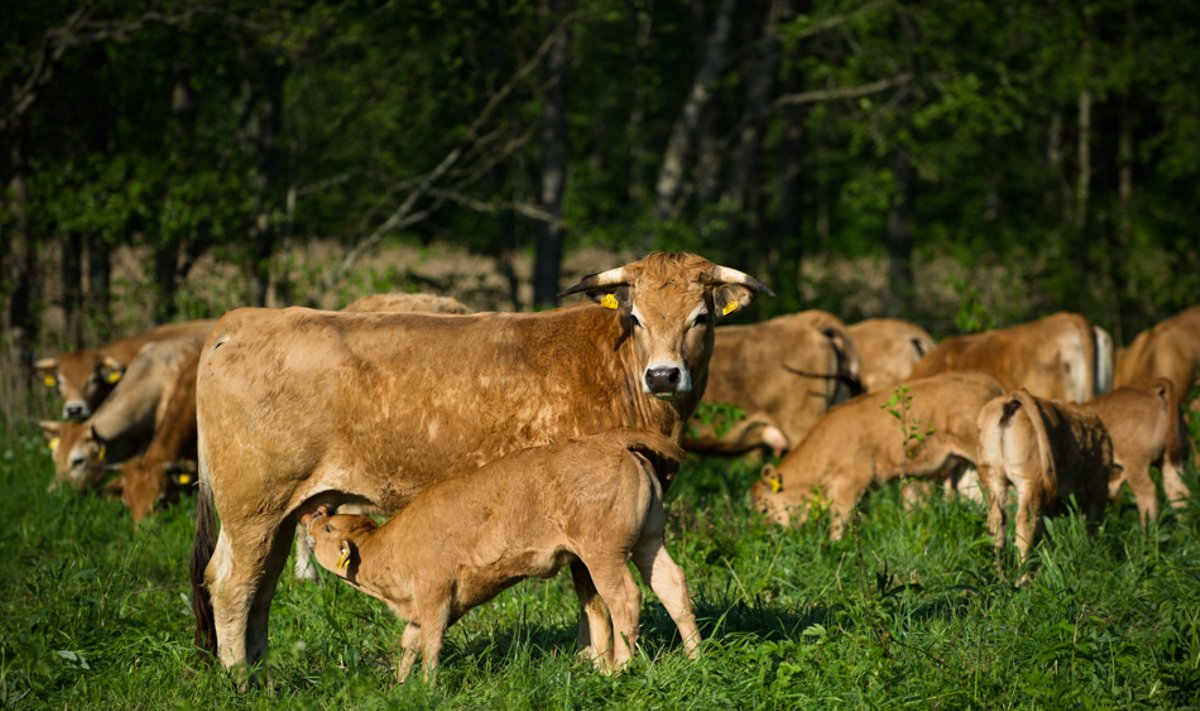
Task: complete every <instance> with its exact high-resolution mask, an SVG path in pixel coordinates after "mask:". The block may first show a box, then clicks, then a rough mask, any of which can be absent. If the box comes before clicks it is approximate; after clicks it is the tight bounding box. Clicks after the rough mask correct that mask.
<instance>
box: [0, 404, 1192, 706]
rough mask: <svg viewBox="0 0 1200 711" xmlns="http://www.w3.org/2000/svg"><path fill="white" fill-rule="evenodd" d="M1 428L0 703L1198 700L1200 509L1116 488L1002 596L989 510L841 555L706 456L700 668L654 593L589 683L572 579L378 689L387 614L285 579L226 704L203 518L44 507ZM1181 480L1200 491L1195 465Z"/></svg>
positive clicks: (909, 523)
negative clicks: (761, 512)
mask: <svg viewBox="0 0 1200 711" xmlns="http://www.w3.org/2000/svg"><path fill="white" fill-rule="evenodd" d="M16 430H17V434H13V435H0V491H2V492H3V496H2V497H0V511H2V512H3V516H2V517H0V522H2V523H0V553H2V555H0V706H4V707H14V708H43V707H44V708H56V709H62V708H69V709H72V708H73V709H101V708H103V709H122V708H147V709H149V708H153V709H160V708H171V707H184V708H192V707H199V708H287V709H292V708H309V707H311V708H356V709H358V708H430V707H442V708H517V709H524V708H530V709H567V708H577V709H593V708H621V709H627V708H656V709H657V708H662V709H733V708H738V709H753V708H770V709H774V708H843V707H871V708H875V707H884V708H905V707H915V708H971V707H976V708H978V707H987V708H1008V707H1017V708H1061V707H1066V706H1071V707H1079V708H1110V709H1111V708H1122V709H1127V708H1137V707H1146V708H1186V707H1196V706H1197V705H1200V510H1198V509H1197V507H1196V506H1195V505H1193V506H1192V507H1191V510H1190V512H1189V514H1188V515H1186V516H1182V517H1181V516H1178V515H1176V514H1175V513H1174V512H1167V513H1164V514H1163V515H1162V517H1161V518H1160V520H1159V521H1157V522H1156V523H1155V525H1153V526H1152V527H1151V528H1150V529H1149V531H1146V532H1143V531H1142V530H1141V529H1140V528H1139V526H1138V523H1137V511H1136V509H1135V508H1134V506H1133V503H1132V499H1131V498H1130V497H1129V496H1127V495H1126V496H1125V497H1124V498H1123V499H1122V500H1121V502H1120V503H1119V505H1117V506H1115V507H1110V509H1109V511H1108V516H1107V518H1106V519H1105V520H1104V522H1103V523H1102V525H1101V526H1100V528H1099V530H1098V532H1097V533H1096V535H1095V536H1094V537H1089V536H1088V535H1087V534H1086V531H1085V527H1084V525H1083V523H1082V522H1081V520H1080V519H1078V518H1075V517H1069V518H1064V519H1057V520H1052V521H1051V522H1050V525H1049V532H1050V537H1051V539H1052V540H1051V541H1049V542H1048V543H1043V544H1042V545H1040V546H1039V547H1038V548H1037V549H1036V551H1035V554H1034V555H1033V557H1032V563H1031V565H1032V567H1033V569H1034V575H1033V579H1032V581H1031V582H1030V583H1029V584H1027V585H1025V586H1023V587H1021V588H1016V587H1014V586H1013V585H1012V584H1011V583H1010V582H1007V581H1006V580H1005V579H1003V578H1001V577H1000V576H999V575H998V574H997V572H996V571H995V570H994V568H993V565H992V546H991V541H990V540H989V538H988V537H987V535H986V531H985V530H984V515H983V512H982V510H981V509H980V508H978V507H975V506H973V505H970V504H964V503H955V502H948V501H945V500H941V499H935V500H933V501H931V502H930V503H929V505H927V506H924V507H921V508H918V509H917V510H915V511H912V512H910V513H905V512H904V510H903V507H902V506H901V504H900V497H899V494H898V492H897V491H896V489H895V488H888V489H884V490H881V491H878V492H875V493H873V494H872V495H870V496H869V497H868V500H867V501H866V504H865V506H864V508H863V511H862V513H861V514H860V516H859V518H858V524H857V525H855V526H853V527H852V528H851V530H850V531H849V532H848V533H847V536H846V538H845V540H844V541H842V542H839V543H835V544H830V543H828V542H826V541H825V536H824V532H823V530H822V529H821V528H820V527H819V526H817V525H814V524H812V523H810V524H809V525H807V526H804V527H802V528H799V529H797V530H781V529H777V528H774V527H771V526H767V525H765V524H764V523H763V522H762V521H761V520H759V519H757V518H756V517H755V515H754V514H753V513H752V512H751V510H750V508H749V506H748V503H747V495H746V490H747V488H748V486H749V484H750V483H751V482H752V481H753V478H754V477H755V475H756V471H757V467H756V466H752V465H750V464H748V463H745V462H740V461H734V462H725V461H716V460H707V461H696V460H693V461H690V462H688V463H687V464H686V465H685V466H684V469H683V472H682V473H681V475H680V479H679V480H678V481H677V483H676V486H675V488H674V489H673V490H672V492H671V495H670V497H669V511H670V517H671V522H670V527H669V529H668V546H669V547H670V549H671V551H672V553H673V555H674V556H675V558H676V560H677V561H678V562H679V563H680V564H681V565H682V566H683V568H684V570H685V571H686V572H687V575H688V578H689V583H690V587H691V590H692V593H693V597H694V601H695V604H696V609H697V613H698V616H699V618H700V625H701V630H702V631H703V633H704V635H705V641H704V643H703V646H702V656H701V658H700V659H699V660H698V661H696V662H691V661H689V660H688V659H687V658H686V657H685V656H684V655H683V653H682V651H681V648H680V645H679V640H678V638H677V636H676V634H675V630H674V627H673V625H672V624H671V621H670V619H669V618H668V617H667V615H666V613H665V612H664V611H663V610H662V608H661V607H659V606H658V605H657V603H656V602H655V601H654V600H653V595H652V594H651V593H650V592H649V591H648V589H645V588H644V591H645V596H646V601H645V602H646V604H645V605H644V613H643V618H642V619H643V637H642V645H641V649H640V653H639V656H638V657H637V658H636V659H635V660H634V662H633V664H632V665H631V668H630V669H629V670H628V672H627V673H624V674H622V675H618V676H615V677H606V676H602V675H600V674H597V673H595V672H594V671H592V669H591V667H590V665H589V664H588V663H586V662H585V661H583V660H581V659H580V658H578V657H577V655H576V654H575V652H574V649H573V644H574V638H575V625H576V620H577V613H576V605H575V598H574V593H573V592H572V590H571V587H570V582H569V575H568V574H567V573H566V572H565V571H564V572H562V573H560V574H559V575H558V576H556V577H555V578H552V579H550V580H547V581H530V582H525V583H522V584H520V585H518V586H516V587H514V588H513V589H511V590H509V591H507V592H506V593H504V594H503V595H501V596H500V597H499V598H498V599H497V600H495V601H494V602H492V603H491V604H489V605H486V606H484V607H481V608H478V609H476V610H475V611H473V612H472V613H470V614H468V615H467V617H466V618H465V619H463V620H462V621H461V622H460V623H459V624H457V625H456V626H454V627H453V628H451V630H450V634H449V635H448V638H447V646H446V650H445V652H444V654H443V659H442V662H443V665H442V668H441V672H440V675H439V679H438V684H437V686H436V687H434V688H428V687H425V686H423V685H422V684H421V683H420V682H419V681H417V680H415V679H414V680H413V681H410V683H409V684H407V685H405V686H393V685H392V682H391V673H392V672H391V665H392V663H393V661H394V659H395V656H396V654H395V652H396V648H397V645H398V640H399V636H400V631H401V623H399V622H398V621H397V620H395V619H394V617H393V616H392V615H391V613H390V612H388V611H387V610H386V609H385V608H384V606H383V605H382V604H381V603H379V602H377V601H375V600H374V599H371V598H368V597H367V596H365V595H362V594H360V593H358V592H356V591H354V590H352V589H351V588H350V587H348V586H346V585H344V584H334V581H332V580H328V579H327V580H326V581H325V582H324V583H323V584H311V583H310V584H298V583H296V582H294V581H292V580H291V579H290V578H289V577H288V573H286V572H285V575H284V577H283V579H282V580H281V583H280V586H279V590H278V593H277V595H276V598H275V604H274V608H273V615H272V621H271V644H272V650H271V662H270V675H271V683H270V685H269V687H268V688H258V689H255V690H253V691H251V692H250V693H247V694H238V693H237V691H236V690H235V688H234V685H233V683H232V682H231V680H230V677H229V676H228V675H227V674H226V673H225V672H224V671H222V670H220V669H219V668H216V667H212V666H204V665H201V664H198V663H197V657H196V653H195V651H194V649H193V647H192V618H191V612H190V607H189V602H188V594H189V585H188V581H187V577H188V576H187V565H188V555H189V553H190V547H191V535H192V511H193V504H192V502H191V501H190V500H185V501H184V502H182V503H180V504H179V505H176V506H174V507H172V508H170V509H169V510H167V511H165V512H162V513H160V514H158V515H156V516H154V517H153V518H151V519H149V520H148V521H147V522H145V523H144V524H143V525H142V527H141V528H140V529H139V530H137V531H135V530H133V528H132V526H131V524H130V519H129V516H128V514H127V513H126V512H125V511H124V509H123V508H122V506H121V504H120V503H119V502H117V501H111V500H103V499H101V498H98V497H96V496H87V497H84V496H78V495H75V494H72V493H70V492H57V493H47V492H46V485H47V483H48V482H49V481H50V478H51V473H52V468H51V464H50V461H49V457H48V456H47V454H46V451H45V447H44V445H43V443H42V440H41V438H40V437H38V436H37V435H36V433H35V432H34V431H33V430H32V429H29V430H28V431H24V430H23V429H22V428H21V427H16ZM3 431H12V430H11V429H7V430H6V429H0V432H3ZM1188 483H1189V485H1190V486H1192V488H1193V491H1197V490H1200V486H1197V484H1198V482H1197V473H1196V471H1195V469H1192V470H1190V471H1189V472H1188ZM1009 549H1010V551H1011V546H1010V547H1009ZM1009 567H1010V570H1011V568H1012V563H1011V561H1010V562H1009ZM1015 577H1016V576H1015V575H1012V574H1010V575H1009V576H1008V578H1009V580H1011V579H1013V578H1015Z"/></svg>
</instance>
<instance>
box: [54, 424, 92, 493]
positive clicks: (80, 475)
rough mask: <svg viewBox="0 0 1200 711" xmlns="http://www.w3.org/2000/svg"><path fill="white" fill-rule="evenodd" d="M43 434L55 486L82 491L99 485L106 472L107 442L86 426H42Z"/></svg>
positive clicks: (88, 425) (89, 426)
mask: <svg viewBox="0 0 1200 711" xmlns="http://www.w3.org/2000/svg"><path fill="white" fill-rule="evenodd" d="M42 434H43V436H45V437H46V439H47V440H48V443H49V446H50V451H51V455H52V457H53V458H54V482H53V483H52V484H51V485H50V488H51V489H54V488H57V487H58V486H59V485H61V484H66V485H67V486H69V487H71V488H72V489H75V490H76V491H83V490H85V489H87V488H88V487H90V486H93V485H95V484H97V483H99V482H100V480H101V479H103V478H104V475H105V474H106V473H107V472H108V469H107V467H106V465H105V461H104V459H105V455H106V454H107V450H108V441H107V440H105V439H104V438H103V437H101V436H100V435H99V434H97V433H96V430H95V428H94V427H92V426H91V425H90V424H88V423H86V422H53V421H49V420H48V421H44V422H42Z"/></svg>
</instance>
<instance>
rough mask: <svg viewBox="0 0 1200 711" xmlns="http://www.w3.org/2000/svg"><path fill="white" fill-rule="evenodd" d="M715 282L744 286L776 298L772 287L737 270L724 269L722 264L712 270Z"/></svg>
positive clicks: (715, 265)
mask: <svg viewBox="0 0 1200 711" xmlns="http://www.w3.org/2000/svg"><path fill="white" fill-rule="evenodd" d="M712 278H713V281H715V282H717V283H719V284H744V285H745V286H748V287H750V288H751V289H754V290H755V291H757V292H759V293H762V294H766V295H767V296H774V295H775V292H773V291H771V289H770V287H768V286H767V285H766V284H764V283H762V282H761V281H759V280H758V279H755V278H754V277H752V276H750V275H749V274H747V273H746V272H740V271H738V270H737V269H731V268H730V267H723V266H721V265H720V264H714V265H713V269H712Z"/></svg>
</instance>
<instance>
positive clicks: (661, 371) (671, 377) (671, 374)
mask: <svg viewBox="0 0 1200 711" xmlns="http://www.w3.org/2000/svg"><path fill="white" fill-rule="evenodd" d="M679 379H680V373H679V368H651V369H649V370H647V371H646V387H647V388H649V389H650V392H652V393H655V394H658V393H667V392H673V391H674V390H675V389H676V388H677V387H678V386H679Z"/></svg>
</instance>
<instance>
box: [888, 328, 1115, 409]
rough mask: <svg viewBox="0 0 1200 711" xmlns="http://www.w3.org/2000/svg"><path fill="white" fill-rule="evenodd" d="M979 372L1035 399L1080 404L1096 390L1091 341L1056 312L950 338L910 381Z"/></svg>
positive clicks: (1089, 333) (1091, 337) (1086, 331)
mask: <svg viewBox="0 0 1200 711" xmlns="http://www.w3.org/2000/svg"><path fill="white" fill-rule="evenodd" d="M962 370H978V371H981V372H984V373H987V374H989V375H992V376H994V377H995V378H996V379H997V380H999V381H1000V382H1001V383H1002V384H1003V385H1004V387H1006V388H1008V389H1010V390H1012V389H1015V388H1020V387H1023V388H1026V389H1027V390H1029V392H1031V393H1033V394H1034V395H1035V396H1037V397H1045V398H1052V399H1055V400H1065V401H1068V402H1075V403H1079V402H1085V401H1087V400H1090V399H1091V398H1092V396H1093V395H1094V394H1095V391H1096V376H1095V372H1096V340H1095V333H1094V331H1093V330H1092V325H1091V324H1090V323H1088V320H1087V319H1086V318H1084V317H1083V316H1080V315H1079V314H1073V313H1067V312H1059V313H1056V314H1054V315H1052V316H1047V317H1045V318H1043V319H1039V320H1037V321H1031V322H1029V323H1023V324H1020V325H1017V326H1011V327H1009V328H1002V329H997V330H994V331H985V332H983V333H973V334H971V335H968V336H953V337H951V338H947V339H946V340H944V341H942V342H941V343H940V344H938V346H937V348H934V349H933V350H932V351H931V352H930V353H929V354H928V355H926V356H925V357H924V358H922V359H921V360H920V361H919V362H918V363H917V365H916V367H914V368H913V372H912V375H911V377H913V378H923V377H925V376H927V375H933V374H934V373H945V372H950V371H962Z"/></svg>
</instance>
